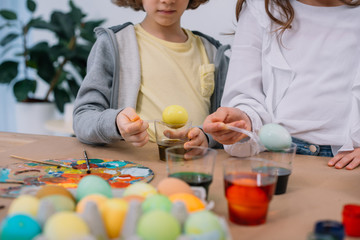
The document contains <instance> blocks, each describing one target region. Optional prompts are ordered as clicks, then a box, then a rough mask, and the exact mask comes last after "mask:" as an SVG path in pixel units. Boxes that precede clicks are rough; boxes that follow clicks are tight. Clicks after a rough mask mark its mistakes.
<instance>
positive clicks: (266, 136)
mask: <svg viewBox="0 0 360 240" xmlns="http://www.w3.org/2000/svg"><path fill="white" fill-rule="evenodd" d="M259 137H260V142H261V143H262V144H263V145H264V146H265V147H266V148H267V149H268V150H270V151H280V150H283V149H286V148H289V147H290V146H291V142H292V140H291V135H290V133H289V132H288V131H287V130H286V129H285V128H284V127H283V126H281V125H279V124H276V123H269V124H265V125H264V126H262V128H261V129H260V132H259Z"/></svg>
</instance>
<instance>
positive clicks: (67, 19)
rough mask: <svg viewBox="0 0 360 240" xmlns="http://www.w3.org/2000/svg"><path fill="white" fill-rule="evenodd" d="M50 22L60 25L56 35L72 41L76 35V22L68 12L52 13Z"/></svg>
mask: <svg viewBox="0 0 360 240" xmlns="http://www.w3.org/2000/svg"><path fill="white" fill-rule="evenodd" d="M50 23H51V24H53V25H54V26H58V30H57V31H56V35H57V36H59V37H60V38H62V39H66V40H67V41H70V39H71V38H72V37H73V36H74V35H75V23H74V20H73V19H72V18H71V16H70V15H68V14H64V13H62V12H58V11H55V12H53V13H52V14H51V20H50Z"/></svg>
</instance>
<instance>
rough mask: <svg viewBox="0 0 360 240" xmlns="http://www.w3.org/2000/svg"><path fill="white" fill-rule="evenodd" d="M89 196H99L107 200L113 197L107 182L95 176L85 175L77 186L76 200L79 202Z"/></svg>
mask: <svg viewBox="0 0 360 240" xmlns="http://www.w3.org/2000/svg"><path fill="white" fill-rule="evenodd" d="M91 194H101V195H104V196H105V197H108V198H112V196H113V194H112V191H111V187H110V184H109V183H108V182H107V181H105V180H104V179H102V178H101V177H99V176H96V175H87V176H86V177H84V178H82V179H81V180H80V182H79V184H78V187H77V190H76V199H77V200H78V201H80V200H81V199H82V198H84V197H86V196H87V195H91Z"/></svg>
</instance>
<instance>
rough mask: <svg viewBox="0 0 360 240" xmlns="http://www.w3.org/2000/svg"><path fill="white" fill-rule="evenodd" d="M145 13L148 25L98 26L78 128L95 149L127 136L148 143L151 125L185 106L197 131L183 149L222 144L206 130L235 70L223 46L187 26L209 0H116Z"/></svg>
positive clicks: (81, 95) (138, 143)
mask: <svg viewBox="0 0 360 240" xmlns="http://www.w3.org/2000/svg"><path fill="white" fill-rule="evenodd" d="M112 1H113V3H115V4H116V5H118V6H124V7H131V8H133V9H134V10H143V11H145V12H146V16H145V18H144V20H143V21H142V22H141V23H139V24H135V25H133V24H132V23H125V24H123V25H120V26H116V27H113V28H111V29H105V28H97V29H96V30H95V31H96V33H97V36H98V39H97V41H96V43H95V45H94V46H93V49H92V51H91V53H90V55H89V60H88V69H87V76H86V77H85V79H84V82H83V84H82V85H81V88H80V90H79V93H78V96H77V98H76V101H75V108H74V131H75V134H76V136H77V137H78V139H79V140H80V141H82V142H85V143H89V144H104V143H110V142H113V141H116V140H121V139H124V140H125V141H127V142H130V143H132V144H133V145H134V146H139V147H140V146H143V145H145V144H146V143H147V142H148V141H149V138H150V139H152V138H153V129H152V128H151V127H150V128H149V124H148V122H147V121H144V120H153V119H160V118H161V114H162V111H163V109H164V108H165V107H167V106H169V105H181V106H183V107H184V108H185V109H186V110H187V111H188V113H189V118H190V120H192V124H193V126H198V127H193V128H192V129H191V130H190V131H189V133H188V139H189V141H188V142H186V143H185V145H184V147H185V148H188V147H191V146H210V147H216V146H221V145H220V144H217V142H216V141H214V140H212V138H211V136H207V135H206V134H205V133H204V132H203V131H202V130H201V128H200V127H201V124H202V122H203V121H204V119H205V118H206V116H207V115H208V114H210V113H212V112H214V111H216V109H217V108H218V107H219V105H220V99H221V95H222V89H223V85H224V81H225V76H226V72H227V66H228V58H227V57H226V56H225V54H224V52H225V51H226V50H227V49H228V48H229V46H222V45H221V44H220V43H219V42H218V41H216V40H215V39H213V38H211V37H209V36H206V35H205V34H202V33H200V32H192V31H189V30H187V29H183V28H182V27H181V25H180V19H181V16H182V14H183V13H184V11H185V10H186V9H196V8H197V7H198V6H199V5H201V4H203V3H205V2H207V0H187V1H184V0H143V1H136V0H133V1H125V0H112Z"/></svg>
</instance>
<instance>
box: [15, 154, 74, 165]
mask: <svg viewBox="0 0 360 240" xmlns="http://www.w3.org/2000/svg"><path fill="white" fill-rule="evenodd" d="M10 157H13V158H16V159H20V160H24V161H29V162H35V163H41V164H46V165H51V166H57V167H65V168H74V167H73V166H70V165H66V164H61V163H55V162H46V161H41V160H35V159H30V158H25V157H20V156H16V155H10Z"/></svg>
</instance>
